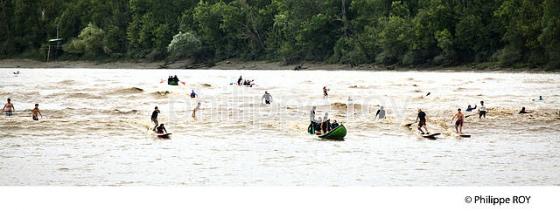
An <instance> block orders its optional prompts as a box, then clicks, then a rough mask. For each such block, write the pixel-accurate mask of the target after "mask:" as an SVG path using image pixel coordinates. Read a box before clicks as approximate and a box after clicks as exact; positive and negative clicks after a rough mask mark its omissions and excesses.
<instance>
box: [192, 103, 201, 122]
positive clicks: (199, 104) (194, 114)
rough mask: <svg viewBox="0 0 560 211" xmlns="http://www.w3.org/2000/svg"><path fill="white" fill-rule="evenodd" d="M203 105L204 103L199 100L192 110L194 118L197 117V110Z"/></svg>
mask: <svg viewBox="0 0 560 211" xmlns="http://www.w3.org/2000/svg"><path fill="white" fill-rule="evenodd" d="M201 105H202V103H200V102H198V103H197V104H196V107H195V108H194V109H193V111H192V118H193V119H196V112H197V111H198V110H200V106H201Z"/></svg>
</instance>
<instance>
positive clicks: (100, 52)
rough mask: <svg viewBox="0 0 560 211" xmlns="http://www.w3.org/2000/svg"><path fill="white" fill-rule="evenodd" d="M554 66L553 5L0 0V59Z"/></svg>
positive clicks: (557, 18)
mask: <svg viewBox="0 0 560 211" xmlns="http://www.w3.org/2000/svg"><path fill="white" fill-rule="evenodd" d="M57 33H58V34H60V37H62V38H64V39H65V45H64V50H65V56H66V57H67V58H71V59H93V58H104V57H107V58H109V57H110V58H148V59H154V60H158V59H178V58H182V57H192V58H196V59H197V60H199V61H216V60H221V59H228V58H242V59H247V60H265V59H266V60H279V61H284V62H286V63H294V62H299V61H303V60H313V61H326V62H331V63H345V64H362V63H378V64H386V65H402V66H419V65H460V64H468V63H486V62H489V63H495V64H499V65H502V66H529V67H548V68H559V67H560V0H398V1H397V0H104V1H102V0H0V57H18V56H22V55H42V54H44V50H41V49H44V47H45V45H46V40H48V39H49V38H54V37H56V34H57Z"/></svg>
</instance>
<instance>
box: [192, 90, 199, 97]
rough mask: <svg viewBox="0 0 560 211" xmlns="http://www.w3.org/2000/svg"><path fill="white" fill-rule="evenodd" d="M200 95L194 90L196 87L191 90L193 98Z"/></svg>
mask: <svg viewBox="0 0 560 211" xmlns="http://www.w3.org/2000/svg"><path fill="white" fill-rule="evenodd" d="M196 97H198V94H197V93H196V92H195V91H194V89H192V90H191V98H196Z"/></svg>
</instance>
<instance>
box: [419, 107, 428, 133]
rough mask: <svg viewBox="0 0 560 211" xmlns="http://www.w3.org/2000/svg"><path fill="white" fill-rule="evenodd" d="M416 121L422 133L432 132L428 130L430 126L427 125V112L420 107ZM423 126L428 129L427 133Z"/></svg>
mask: <svg viewBox="0 0 560 211" xmlns="http://www.w3.org/2000/svg"><path fill="white" fill-rule="evenodd" d="M416 122H418V130H419V131H420V133H421V134H430V131H428V127H427V126H426V113H424V111H422V109H418V116H417V117H416ZM422 128H424V129H426V133H424V131H423V130H422Z"/></svg>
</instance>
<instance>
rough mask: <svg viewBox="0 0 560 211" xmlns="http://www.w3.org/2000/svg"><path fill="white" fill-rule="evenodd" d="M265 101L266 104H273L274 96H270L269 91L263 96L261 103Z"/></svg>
mask: <svg viewBox="0 0 560 211" xmlns="http://www.w3.org/2000/svg"><path fill="white" fill-rule="evenodd" d="M262 100H264V104H267V105H269V104H271V103H272V95H270V93H268V91H265V92H264V95H263V96H262V99H261V101H262Z"/></svg>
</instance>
